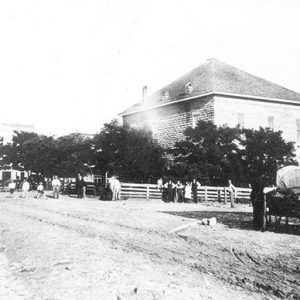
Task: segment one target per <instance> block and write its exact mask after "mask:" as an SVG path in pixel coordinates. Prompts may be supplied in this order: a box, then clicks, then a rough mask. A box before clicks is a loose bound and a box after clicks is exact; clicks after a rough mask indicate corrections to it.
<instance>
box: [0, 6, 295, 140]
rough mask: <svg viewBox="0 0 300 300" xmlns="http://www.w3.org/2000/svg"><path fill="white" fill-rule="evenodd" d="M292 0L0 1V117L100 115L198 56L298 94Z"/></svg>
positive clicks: (59, 120) (63, 130)
mask: <svg viewBox="0 0 300 300" xmlns="http://www.w3.org/2000/svg"><path fill="white" fill-rule="evenodd" d="M299 30H300V0H277V1H276V0H264V1H262V0H249V1H248V0H244V1H243V0H229V1H225V0H219V1H217V0H207V1H201V0H195V1H192V0H191V1H190V0H185V1H175V0H167V1H163V0H157V1H156V0H132V1H129V0H111V1H109V0H26V1H24V0H7V1H6V0H0V43H1V44H0V99H1V112H2V113H1V118H0V123H4V122H6V123H24V124H33V125H35V127H36V129H37V130H38V131H39V132H41V133H46V134H56V135H61V134H68V133H71V132H83V133H95V132H99V130H100V129H101V126H102V124H103V123H105V122H109V121H110V120H111V119H112V118H114V117H115V116H116V115H117V114H118V113H120V112H122V111H123V110H124V109H126V108H128V107H129V106H131V105H133V104H135V103H136V102H138V101H140V99H141V95H142V87H143V86H144V85H147V86H148V91H149V94H151V93H153V92H155V91H156V90H157V89H159V88H160V87H162V86H163V85H165V84H168V83H169V82H171V81H173V80H175V79H176V78H178V77H180V76H182V75H184V74H185V73H187V72H189V71H190V70H192V69H193V68H195V67H197V66H198V65H200V64H202V63H203V62H205V61H206V60H207V59H208V58H212V57H214V58H218V59H220V60H221V61H223V62H225V63H228V64H231V65H233V66H235V67H238V68H240V69H242V70H244V71H247V72H249V73H252V74H254V75H257V76H260V77H263V78H265V79H268V80H270V81H272V82H275V83H278V84H280V85H282V86H284V87H287V88H289V89H292V90H295V91H297V92H300V75H299V74H300V32H299Z"/></svg>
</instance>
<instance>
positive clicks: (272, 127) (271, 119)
mask: <svg viewBox="0 0 300 300" xmlns="http://www.w3.org/2000/svg"><path fill="white" fill-rule="evenodd" d="M268 127H269V128H270V129H271V130H274V117H273V116H268Z"/></svg>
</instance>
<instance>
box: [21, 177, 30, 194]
mask: <svg viewBox="0 0 300 300" xmlns="http://www.w3.org/2000/svg"><path fill="white" fill-rule="evenodd" d="M29 188H30V185H29V182H28V181H27V178H25V179H24V181H23V183H22V193H23V194H22V197H23V198H27V194H28V191H29Z"/></svg>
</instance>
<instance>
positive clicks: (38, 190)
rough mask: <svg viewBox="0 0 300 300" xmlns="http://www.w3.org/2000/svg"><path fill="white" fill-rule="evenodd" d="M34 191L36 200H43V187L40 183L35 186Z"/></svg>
mask: <svg viewBox="0 0 300 300" xmlns="http://www.w3.org/2000/svg"><path fill="white" fill-rule="evenodd" d="M36 190H37V192H38V194H37V198H38V199H40V198H43V199H44V186H43V183H42V182H40V183H39V185H38V186H37V188H36Z"/></svg>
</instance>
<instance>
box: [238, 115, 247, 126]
mask: <svg viewBox="0 0 300 300" xmlns="http://www.w3.org/2000/svg"><path fill="white" fill-rule="evenodd" d="M237 125H238V126H239V127H240V128H244V125H245V115H244V114H243V113H238V114H237Z"/></svg>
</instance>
